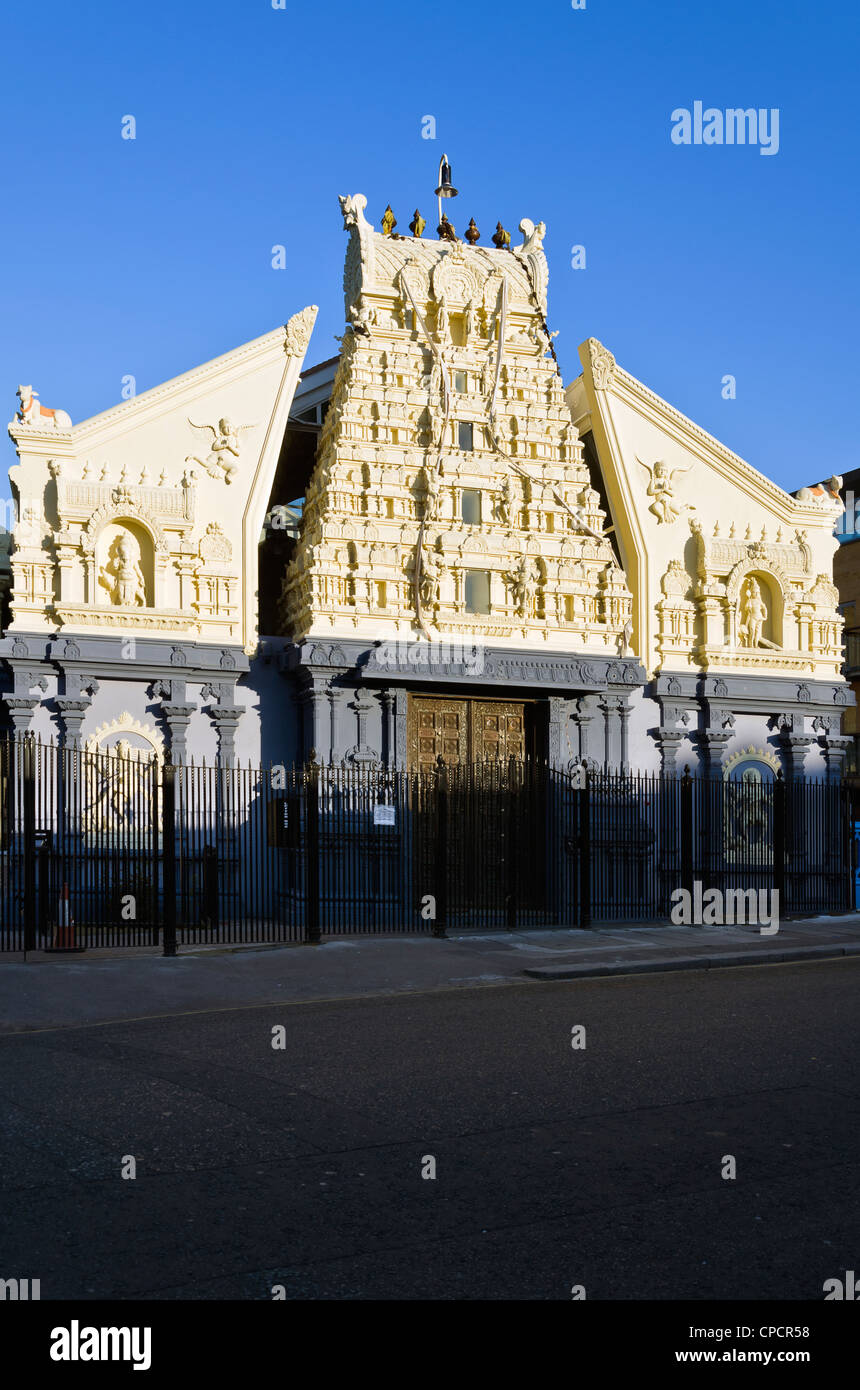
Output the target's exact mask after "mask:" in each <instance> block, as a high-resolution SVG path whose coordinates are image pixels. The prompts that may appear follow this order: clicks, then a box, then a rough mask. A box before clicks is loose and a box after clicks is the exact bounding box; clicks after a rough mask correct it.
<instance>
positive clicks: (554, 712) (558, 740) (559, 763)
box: [547, 695, 571, 767]
mask: <svg viewBox="0 0 860 1390" xmlns="http://www.w3.org/2000/svg"><path fill="white" fill-rule="evenodd" d="M570 706H571V702H570V700H565V699H563V698H562V697H560V696H558V695H550V696H549V698H548V700H547V708H548V710H549V719H548V721H547V758H548V760H549V765H550V767H566V766H567V764H568V762H569V761H570V758H571V749H570V747H569V746H568V739H567V726H568V723H569V721H570Z"/></svg>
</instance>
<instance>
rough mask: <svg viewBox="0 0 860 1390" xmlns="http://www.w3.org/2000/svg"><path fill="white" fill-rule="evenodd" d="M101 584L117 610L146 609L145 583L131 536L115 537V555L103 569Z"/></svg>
mask: <svg viewBox="0 0 860 1390" xmlns="http://www.w3.org/2000/svg"><path fill="white" fill-rule="evenodd" d="M102 582H103V583H104V584H105V586H106V588H107V589H108V592H109V593H110V598H111V603H114V604H116V605H117V607H118V608H145V607H146V581H145V580H144V577H143V571H142V570H141V568H140V565H139V564H138V562H137V556H136V551H135V545H134V542H133V540H132V538H131V536H129V535H126V534H123V535H121V536H118V537H117V541H116V553H115V554H114V557H113V559H112V560H108V562H107V564H106V565H105V567H104V571H103V575H102Z"/></svg>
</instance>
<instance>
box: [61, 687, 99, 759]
mask: <svg viewBox="0 0 860 1390" xmlns="http://www.w3.org/2000/svg"><path fill="white" fill-rule="evenodd" d="M91 703H92V702H91V701H90V700H88V699H86V698H78V699H75V698H73V697H71V696H69V695H60V696H59V697H58V699H57V708H58V710H59V711H60V716H61V718H62V721H63V739H64V742H65V745H66V747H67V748H80V746H81V725H82V724H83V722H84V716H85V715H86V712H87V710H88V709H89V707H90V704H91Z"/></svg>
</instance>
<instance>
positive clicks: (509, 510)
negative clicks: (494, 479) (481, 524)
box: [497, 473, 516, 526]
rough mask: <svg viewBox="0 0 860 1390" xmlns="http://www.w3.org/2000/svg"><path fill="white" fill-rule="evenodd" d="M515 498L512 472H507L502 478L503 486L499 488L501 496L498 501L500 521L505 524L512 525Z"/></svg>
mask: <svg viewBox="0 0 860 1390" xmlns="http://www.w3.org/2000/svg"><path fill="white" fill-rule="evenodd" d="M515 500H516V498H515V496H514V484H513V481H512V479H511V475H510V473H506V474H505V476H504V478H503V479H502V486H501V488H500V490H499V497H498V502H497V508H498V517H499V521H500V522H501V523H502V525H503V526H510V525H511V518H512V517H513V514H514V503H515Z"/></svg>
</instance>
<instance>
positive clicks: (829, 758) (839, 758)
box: [824, 734, 854, 782]
mask: <svg viewBox="0 0 860 1390" xmlns="http://www.w3.org/2000/svg"><path fill="white" fill-rule="evenodd" d="M853 742H854V740H853V739H852V738H851V737H850V736H849V735H848V734H827V736H826V737H825V739H824V759H825V762H826V763H827V777H828V780H829V781H832V782H841V781H842V779H843V778H844V776H845V763H846V760H847V757H848V749H849V748H850V747H851V745H852V743H853Z"/></svg>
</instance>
